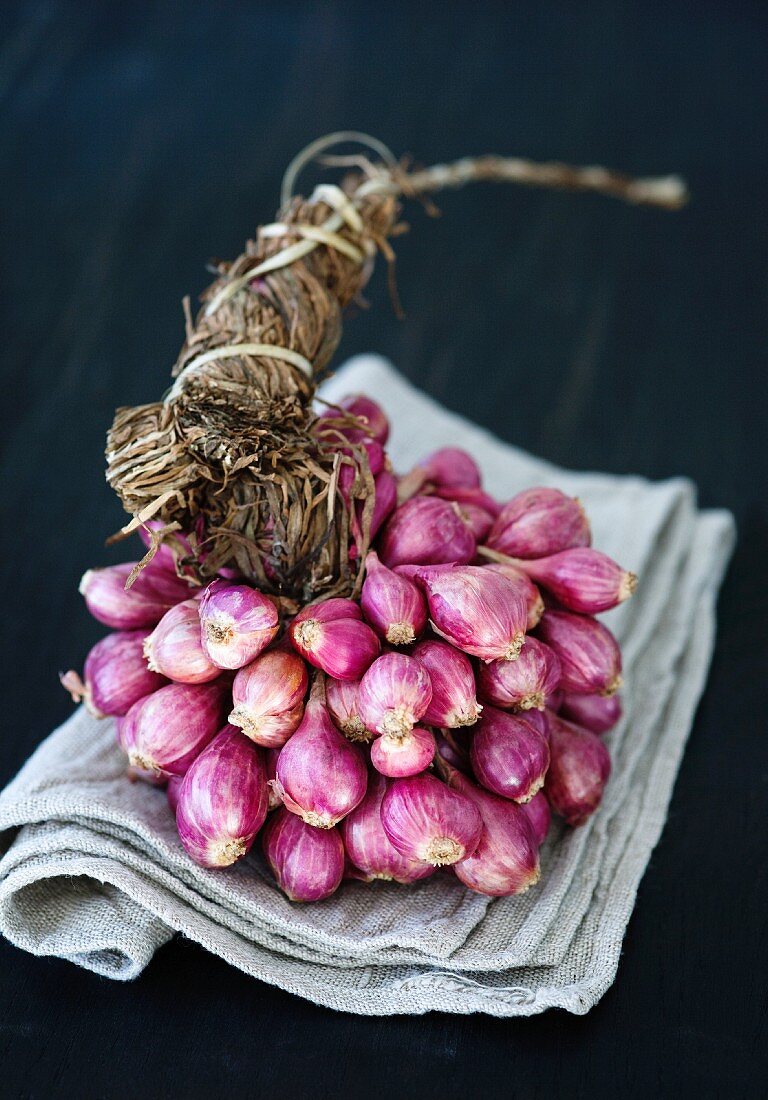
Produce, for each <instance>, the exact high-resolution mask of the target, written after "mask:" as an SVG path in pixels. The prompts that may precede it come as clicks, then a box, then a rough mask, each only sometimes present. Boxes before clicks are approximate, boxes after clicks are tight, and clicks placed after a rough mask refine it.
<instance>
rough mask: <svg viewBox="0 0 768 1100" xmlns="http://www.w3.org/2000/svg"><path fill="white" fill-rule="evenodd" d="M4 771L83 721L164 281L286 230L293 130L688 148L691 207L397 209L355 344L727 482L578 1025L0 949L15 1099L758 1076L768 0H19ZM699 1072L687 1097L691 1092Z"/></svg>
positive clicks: (570, 440)
mask: <svg viewBox="0 0 768 1100" xmlns="http://www.w3.org/2000/svg"><path fill="white" fill-rule="evenodd" d="M2 24H3V27H2V39H3V40H2V53H1V55H0V57H1V59H2V60H1V61H0V97H1V98H0V112H1V116H0V147H2V149H3V156H2V158H1V159H0V179H1V180H2V190H1V192H0V195H1V196H2V199H1V203H0V217H1V218H2V223H3V262H2V269H1V270H2V279H3V293H2V296H1V297H0V308H2V311H3V325H2V332H3V351H4V355H3V370H4V375H3V378H4V384H3V399H4V400H3V406H4V408H3V419H2V425H3V427H2V434H1V436H0V443H1V445H2V461H3V467H2V483H1V484H2V493H1V494H0V497H2V505H3V520H2V531H3V555H2V587H1V588H0V592H2V606H3V616H2V618H3V644H4V649H5V657H4V662H3V669H4V674H5V681H6V682H5V687H4V692H3V702H2V712H3V723H2V726H3V729H2V738H1V739H0V783H4V782H5V781H6V780H8V779H9V778H10V777H11V776H12V775H13V774H14V773H15V771H16V770H17V769H18V768H19V767H20V765H21V764H22V763H23V761H24V760H25V758H26V757H27V756H28V754H29V753H30V752H31V750H32V749H33V748H34V747H35V745H36V744H37V743H38V742H39V741H40V740H41V739H42V738H43V737H44V736H45V735H46V733H47V732H48V731H49V730H50V729H51V728H53V727H54V726H55V725H56V724H57V723H58V722H60V721H61V720H62V719H63V718H65V717H66V715H67V714H68V713H69V711H70V704H69V702H68V700H67V698H66V697H65V695H64V693H63V692H62V691H61V690H60V689H59V687H58V685H57V681H56V673H57V670H58V669H59V668H61V667H66V666H68V665H70V664H72V663H77V662H79V661H81V660H82V658H83V656H84V654H85V653H86V651H87V648H88V647H89V645H90V644H92V642H93V641H94V640H95V639H96V637H97V636H98V635H99V633H100V631H99V628H98V627H97V626H96V625H95V624H93V623H92V622H90V621H89V619H88V617H87V615H86V613H85V610H84V608H83V606H82V605H81V601H80V598H79V597H78V595H77V591H76V586H77V580H78V578H79V576H80V574H81V573H82V571H83V570H84V568H85V567H86V566H88V565H91V564H97V563H103V562H105V561H107V560H114V558H115V557H116V555H115V553H114V552H110V553H108V552H107V551H105V550H104V549H103V540H104V537H105V536H106V535H107V534H109V533H110V532H111V531H113V530H114V529H115V528H116V527H117V526H118V525H119V523H120V522H121V514H120V511H119V508H118V506H117V503H116V501H115V500H113V499H112V497H111V496H110V493H109V491H108V490H107V488H106V486H105V484H104V481H103V474H102V471H103V458H102V447H103V437H104V431H105V429H106V427H107V424H108V422H109V421H110V418H111V414H112V410H113V407H114V406H115V405H117V404H128V403H137V402H141V401H143V400H152V399H154V398H155V396H156V395H157V394H158V393H160V392H161V390H162V389H163V388H164V386H165V384H166V380H167V372H168V368H169V364H170V363H171V362H172V360H173V359H174V357H175V353H176V350H177V348H178V345H179V343H180V340H181V336H182V317H181V312H180V308H179V302H180V299H181V297H182V295H183V294H184V293H186V292H188V291H189V292H192V293H196V292H198V291H199V290H200V289H201V288H202V286H203V285H204V284H205V281H206V274H205V271H204V263H205V261H206V260H207V259H208V258H209V257H212V256H228V255H234V254H235V253H236V252H237V250H238V249H239V246H240V243H241V241H242V240H243V239H244V238H245V237H246V235H247V234H248V233H249V232H250V231H251V230H252V229H253V227H254V226H255V225H256V224H257V223H258V222H259V221H265V220H270V219H271V218H272V216H273V214H274V210H275V206H276V196H277V192H278V186H279V181H280V176H281V172H282V169H283V168H284V167H285V165H286V164H287V162H288V160H289V159H290V157H291V156H292V155H293V154H294V153H295V152H296V151H297V150H298V149H299V148H300V147H301V146H302V145H303V144H305V143H306V142H307V141H309V140H311V139H313V138H314V137H316V136H318V135H319V134H322V133H324V132H327V131H329V130H333V129H337V128H339V127H355V128H361V129H366V130H368V131H370V132H372V133H374V134H376V135H378V136H379V137H381V138H382V139H383V140H385V141H387V142H388V143H389V144H390V145H391V146H392V147H393V148H394V149H395V150H396V151H398V152H406V151H407V152H412V153H413V154H415V155H416V156H417V157H418V158H419V159H420V160H421V161H422V162H425V163H431V162H433V161H435V160H439V159H445V158H452V157H457V156H461V155H463V154H467V153H482V152H491V151H494V152H499V153H509V154H513V153H515V154H521V155H528V156H531V157H538V158H549V157H556V158H560V159H570V160H573V161H576V162H583V163H605V164H609V165H613V166H615V167H619V168H623V169H625V170H627V171H632V172H639V173H644V174H645V173H655V172H667V171H669V170H676V171H680V172H682V173H683V174H684V175H685V176H686V177H687V178H688V180H689V182H690V186H691V190H692V193H693V196H694V199H693V202H692V204H691V206H690V208H689V209H688V210H687V211H685V212H684V213H682V214H679V215H674V216H673V215H667V214H663V213H657V212H653V211H649V210H632V209H628V208H626V207H623V206H620V205H618V204H615V203H611V202H610V201H608V200H600V199H596V198H588V197H583V196H562V195H555V194H546V193H533V192H527V191H522V190H515V189H510V188H507V189H504V188H494V187H491V186H487V187H477V188H476V189H474V190H468V191H465V192H463V193H460V194H453V195H448V196H445V197H444V198H443V199H442V200H441V207H442V210H443V217H442V218H441V219H439V220H437V221H432V220H430V219H428V218H427V217H425V216H424V214H423V213H422V211H421V210H420V209H418V208H416V209H414V210H412V211H410V212H409V220H410V221H411V223H412V231H411V233H410V235H409V236H408V237H406V238H404V239H403V240H402V241H401V242H399V243H398V257H399V261H398V269H399V285H400V291H401V295H402V298H403V302H404V305H405V309H406V311H407V317H406V319H405V321H403V322H399V321H397V320H396V319H395V317H394V316H393V313H392V310H391V308H390V305H389V303H388V301H387V298H386V293H385V290H384V286H383V279H382V277H381V273H379V275H378V277H377V279H376V280H375V281H374V284H373V285H372V287H371V290H370V298H371V301H372V309H371V310H370V311H369V312H367V313H364V314H361V315H359V316H357V317H355V318H354V319H350V321H349V324H348V329H347V334H346V338H345V343H344V346H343V353H350V352H356V351H361V350H366V349H376V350H378V351H381V352H383V353H385V354H387V355H390V356H391V357H392V359H393V360H394V361H395V363H397V364H398V365H399V367H400V368H401V369H402V370H403V371H404V372H405V373H406V375H407V376H408V377H409V378H411V379H413V380H414V381H415V382H417V383H418V384H419V385H420V386H422V387H423V388H425V389H426V390H427V391H428V392H429V393H431V394H432V395H433V396H435V397H436V398H438V399H439V400H441V401H443V402H445V404H446V405H448V406H449V407H451V408H455V409H459V410H461V411H462V412H464V413H467V414H468V415H470V416H471V417H473V418H474V419H475V420H477V421H478V422H480V423H482V424H484V425H486V426H487V427H489V428H490V429H492V430H493V431H495V432H496V433H498V434H499V435H500V436H501V437H502V438H504V439H507V440H510V441H513V442H515V443H517V444H519V445H521V446H523V447H526V448H529V449H531V450H533V451H536V452H538V453H540V454H542V455H545V456H546V457H547V458H550V459H552V460H554V461H555V462H559V463H566V464H571V465H574V466H577V467H582V468H584V467H591V468H601V469H606V470H611V471H615V472H620V473H624V472H635V473H639V474H645V475H648V476H650V477H665V476H669V475H676V474H686V475H689V476H690V477H692V478H693V479H695V481H696V482H697V483H698V485H699V488H700V495H701V502H702V503H703V504H704V505H718V506H719V505H724V506H727V507H730V508H732V509H733V511H734V512H735V513H736V516H737V519H738V522H739V532H740V541H739V545H738V550H737V553H736V557H735V560H734V563H733V567H732V569H731V571H730V573H729V576H728V579H727V582H726V584H725V587H724V589H723V593H722V598H721V601H720V630H719V636H718V644H717V651H716V655H715V660H714V665H713V669H712V675H711V677H710V682H709V686H708V689H707V692H706V695H705V697H704V700H703V702H702V704H701V707H700V708H699V713H698V716H697V719H696V723H695V726H694V729H693V733H692V735H691V739H690V743H689V746H688V750H687V752H686V755H685V759H684V761H683V765H682V768H681V771H680V776H679V779H678V782H677V785H676V788H675V794H674V798H673V801H672V805H671V810H670V815H669V821H668V824H667V826H666V829H665V831H664V834H663V837H662V840H661V842H660V844H659V846H658V848H657V850H656V852H655V853H654V856H653V859H652V860H651V864H650V867H649V869H648V871H647V873H646V876H645V878H644V880H643V883H642V885H641V888H640V892H639V896H638V900H637V907H636V911H635V913H634V915H633V917H632V920H631V923H630V926H629V931H628V934H627V938H626V942H625V946H624V952H623V957H622V960H621V965H620V968H619V973H618V978H617V981H616V983H615V985H614V987H613V988H612V989H611V990H610V992H609V993H608V994H607V995H606V996H605V998H604V999H603V1001H602V1002H601V1003H600V1004H599V1005H598V1006H597V1007H596V1008H595V1009H594V1010H593V1011H592V1012H591V1013H590V1014H589V1015H588V1016H587V1017H585V1018H574V1017H570V1016H567V1015H565V1014H563V1013H555V1012H550V1013H548V1014H546V1015H545V1016H543V1017H537V1018H534V1019H530V1020H519V1021H516V1020H510V1021H496V1020H492V1019H487V1018H484V1017H471V1018H455V1017H449V1016H440V1015H431V1016H428V1017H424V1018H419V1019H409V1018H400V1019H394V1020H389V1021H388V1020H378V1019H359V1018H353V1017H348V1016H342V1015H335V1014H333V1013H331V1012H329V1011H326V1010H324V1009H319V1008H316V1007H314V1006H312V1005H310V1004H307V1003H305V1002H303V1001H300V1000H298V999H296V998H294V997H292V996H290V995H288V994H285V993H282V992H279V991H277V990H274V989H271V988H269V987H267V986H264V985H261V984H259V983H257V982H255V981H253V980H251V979H249V978H246V977H244V976H243V975H242V974H240V973H239V972H237V971H236V970H234V969H231V968H230V967H228V966H226V965H225V964H224V963H223V962H221V961H219V960H218V959H216V958H214V957H212V956H210V955H208V954H206V953H205V952H204V951H202V950H201V949H198V948H197V947H195V946H193V945H191V944H189V943H185V942H183V941H180V940H177V941H176V942H174V943H172V944H171V945H169V946H168V947H166V948H165V949H164V950H162V951H161V952H159V954H158V956H157V957H156V958H155V960H154V961H153V962H152V964H151V965H150V967H149V968H148V969H147V971H146V973H145V974H144V975H143V976H142V977H141V978H140V979H139V980H138V981H136V982H134V983H133V984H131V985H127V986H126V985H118V984H113V983H110V982H109V981H106V980H102V979H99V978H97V977H94V976H93V975H91V974H88V973H86V972H84V971H81V970H77V969H76V968H75V967H73V966H71V965H69V964H66V963H63V962H57V961H52V960H38V959H33V958H31V957H29V956H27V955H24V954H22V953H21V952H19V951H16V950H15V949H13V948H11V947H10V946H9V945H8V944H6V943H4V944H2V945H0V990H1V992H0V1065H2V1067H3V1068H2V1070H1V1071H0V1072H1V1073H2V1078H1V1080H2V1083H1V1084H0V1093H2V1095H4V1096H6V1095H7V1096H32V1097H50V1096H78V1097H82V1096H105V1097H129V1096H130V1097H134V1096H191V1095H206V1096H239V1095H249V1096H268V1095H289V1096H291V1097H313V1100H322V1098H324V1097H334V1098H336V1097H358V1096H363V1097H368V1096H371V1097H375V1096H420V1097H421V1096H424V1097H431V1096H435V1097H441V1098H447V1097H458V1096H475V1095H479V1094H481V1093H486V1094H488V1095H492V1096H521V1097H549V1096H553V1095H567V1096H592V1095H593V1094H594V1093H595V1092H600V1091H602V1090H609V1089H610V1090H611V1092H612V1093H613V1094H614V1095H618V1096H640V1095H646V1094H647V1095H662V1096H680V1095H683V1094H696V1095H699V1096H729V1097H730V1096H741V1095H764V1086H765V1070H766V1068H767V1067H766V1028H765V1024H766V998H765V983H766V977H767V976H768V971H767V967H766V964H767V963H768V950H767V949H766V943H767V938H766V926H765V913H766V903H768V882H767V879H766V871H765V861H766V841H765V834H766V821H765V818H766V805H768V737H767V736H766V729H765V716H764V700H765V673H766V636H765V633H766V632H765V625H766V586H765V572H766V554H767V553H768V538H767V537H766V527H767V525H766V511H765V492H766V484H767V483H768V479H767V477H766V474H767V473H768V471H767V470H766V434H767V433H766V418H767V417H768V403H767V401H766V394H767V392H768V390H767V387H766V370H765V353H766V336H767V335H768V332H767V329H768V324H767V323H766V273H767V272H766V269H767V267H768V251H767V249H766V244H767V242H768V204H767V203H766V198H765V196H766V192H768V157H767V155H766V141H765V138H766V120H767V118H768V112H767V111H766V106H767V104H766V92H767V90H768V66H767V64H766V62H768V57H767V56H766V55H767V54H768V48H767V42H768V38H767V32H768V20H767V19H766V11H765V7H764V5H760V4H754V5H747V4H740V3H732V2H731V3H728V4H726V3H724V2H723V3H720V4H715V3H702V2H700V0H699V2H697V3H690V4H686V3H677V4H670V3H644V4H616V3H614V2H606V3H605V4H600V3H587V4H570V3H567V2H563V3H544V4H536V3H530V4H522V5H520V4H505V5H501V4H500V5H498V6H496V5H493V4H487V3H486V4H483V3H471V4H470V3H464V4H453V3H440V4H423V3H422V4H407V5H403V6H400V5H397V4H391V3H381V4H374V3H366V4H358V5H356V4H341V3H299V2H294V3H285V4H280V3H272V4H258V3H237V2H230V3H227V4H221V3H194V2H192V3H190V2H186V3H181V2H178V0H177V2H169V3H165V2H160V3H153V4H147V3H139V2H136V0H132V2H131V3H128V4H126V3H121V4H113V3H100V4H91V3H66V2H54V0H48V2H44V0H30V2H27V3H19V4H15V3H6V4H3V5H2ZM694 1090H695V1091H694Z"/></svg>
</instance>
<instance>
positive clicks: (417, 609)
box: [360, 550, 427, 645]
mask: <svg viewBox="0 0 768 1100" xmlns="http://www.w3.org/2000/svg"><path fill="white" fill-rule="evenodd" d="M360 606H361V607H362V609H363V615H364V616H365V618H366V621H367V622H368V623H369V624H370V625H371V626H372V627H373V629H374V630H375V631H376V633H377V634H378V635H379V637H380V638H383V639H384V641H386V642H389V643H390V645H411V643H413V642H415V641H416V639H417V638H418V637H419V636H420V635H421V634H423V632H424V628H425V626H426V625H427V601H426V600H425V599H424V594H423V592H422V591H421V589H420V588H419V587H418V586H417V585H416V584H414V582H413V581H411V580H409V579H408V578H407V577H403V576H400V575H399V574H398V573H394V572H393V571H392V570H391V569H387V567H386V565H383V564H382V562H381V561H379V556H378V554H376V553H375V552H374V551H373V550H372V551H371V552H370V553H369V554H368V555H367V557H366V559H365V581H364V582H363V588H362V592H361V593H360Z"/></svg>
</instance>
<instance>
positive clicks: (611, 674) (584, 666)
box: [536, 610, 622, 695]
mask: <svg viewBox="0 0 768 1100" xmlns="http://www.w3.org/2000/svg"><path fill="white" fill-rule="evenodd" d="M536 633H537V636H538V637H539V638H540V639H541V640H542V641H543V642H545V643H546V644H547V645H548V646H549V647H550V649H554V651H555V653H556V654H557V656H558V657H559V658H560V670H561V675H560V687H561V688H563V690H564V691H566V692H574V693H575V694H577V695H613V694H614V693H615V692H616V691H617V690H618V688H619V687H621V683H622V679H621V650H620V649H619V645H618V642H617V641H616V639H615V638H614V636H613V634H611V632H610V630H609V629H608V627H606V626H603V624H602V623H599V622H598V621H597V619H592V618H590V616H589V615H576V614H575V613H574V612H571V611H551V610H549V611H547V612H546V613H545V614H544V618H543V619H542V620H541V622H540V623H539V625H538V627H537V630H536Z"/></svg>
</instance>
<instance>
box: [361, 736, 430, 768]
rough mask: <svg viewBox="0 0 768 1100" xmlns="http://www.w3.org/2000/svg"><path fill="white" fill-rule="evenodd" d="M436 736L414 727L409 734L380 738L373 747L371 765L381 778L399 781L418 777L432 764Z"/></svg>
mask: <svg viewBox="0 0 768 1100" xmlns="http://www.w3.org/2000/svg"><path fill="white" fill-rule="evenodd" d="M434 755H435V736H434V734H433V733H432V731H431V730H428V729H425V728H424V727H423V726H414V727H413V729H411V730H409V731H408V732H407V733H406V734H404V735H401V736H395V737H390V736H389V735H387V734H385V735H384V736H383V737H377V738H376V739H375V741H374V742H373V744H372V745H371V763H372V764H373V766H374V768H376V770H377V771H379V772H381V774H382V775H387V776H389V777H390V778H392V779H400V778H402V777H403V776H406V775H418V774H419V773H420V772H423V771H424V770H425V769H426V768H428V767H429V765H430V764H431V763H432V760H433V759H434Z"/></svg>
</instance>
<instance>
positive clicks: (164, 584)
mask: <svg viewBox="0 0 768 1100" xmlns="http://www.w3.org/2000/svg"><path fill="white" fill-rule="evenodd" d="M136 565H138V562H135V561H127V562H123V563H122V564H120V565H109V566H107V567H106V568H104V569H89V570H88V571H87V572H86V573H84V574H83V577H82V579H81V581H80V592H81V594H82V595H83V596H84V597H85V603H86V606H87V608H88V610H89V611H90V613H91V614H92V615H93V617H94V619H98V621H99V622H100V623H104V625H105V626H108V627H111V629H113V630H142V629H146V628H148V627H152V626H154V625H155V624H156V623H158V622H160V620H161V619H162V617H163V615H164V614H165V613H166V611H168V609H169V608H171V607H173V606H174V605H175V604H177V603H181V601H182V600H187V599H189V598H190V596H192V595H194V591H195V590H194V588H191V587H190V585H189V584H187V582H186V581H183V580H181V579H180V578H179V577H177V576H176V574H175V573H172V572H170V570H167V569H164V568H163V567H162V566H161V565H155V564H154V563H152V562H150V564H149V565H147V566H145V568H144V569H142V570H141V572H140V573H139V575H138V577H137V578H136V580H135V581H134V583H133V584H132V585H131V587H130V588H128V589H126V587H125V584H126V581H127V580H128V577H129V576H130V574H131V572H132V571H133V569H134V567H135V566H136Z"/></svg>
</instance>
